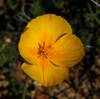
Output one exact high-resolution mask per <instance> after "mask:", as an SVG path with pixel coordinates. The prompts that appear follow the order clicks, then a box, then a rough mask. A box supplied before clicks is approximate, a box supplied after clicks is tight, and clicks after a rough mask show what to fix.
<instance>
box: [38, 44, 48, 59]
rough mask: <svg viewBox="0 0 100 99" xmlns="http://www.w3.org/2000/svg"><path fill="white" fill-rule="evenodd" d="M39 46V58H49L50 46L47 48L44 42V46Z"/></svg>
mask: <svg viewBox="0 0 100 99" xmlns="http://www.w3.org/2000/svg"><path fill="white" fill-rule="evenodd" d="M38 45H39V47H38V55H39V57H44V58H47V53H48V48H50V46H49V47H47V46H46V44H45V42H43V43H42V44H40V43H39V44H38Z"/></svg>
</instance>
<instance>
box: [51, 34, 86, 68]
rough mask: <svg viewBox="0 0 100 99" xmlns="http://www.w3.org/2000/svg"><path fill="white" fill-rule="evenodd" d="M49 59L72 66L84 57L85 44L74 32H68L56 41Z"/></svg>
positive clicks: (62, 64)
mask: <svg viewBox="0 0 100 99" xmlns="http://www.w3.org/2000/svg"><path fill="white" fill-rule="evenodd" d="M49 54H50V55H49V59H50V60H52V61H53V62H55V63H56V64H58V65H60V66H66V67H71V66H74V65H75V64H77V63H78V62H80V60H81V59H82V58H83V56H84V54H85V52H84V46H83V44H82V42H81V41H80V39H79V38H78V37H76V36H75V35H73V34H66V35H64V36H63V37H62V38H60V39H59V40H58V41H57V42H55V43H54V45H53V47H52V50H51V52H50V53H49Z"/></svg>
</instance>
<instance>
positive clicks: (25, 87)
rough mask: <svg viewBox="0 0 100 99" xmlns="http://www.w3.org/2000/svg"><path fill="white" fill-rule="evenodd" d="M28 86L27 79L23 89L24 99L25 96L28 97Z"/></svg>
mask: <svg viewBox="0 0 100 99" xmlns="http://www.w3.org/2000/svg"><path fill="white" fill-rule="evenodd" d="M27 87H28V85H27V81H26V82H25V85H24V89H23V94H22V99H25V97H26V92H27Z"/></svg>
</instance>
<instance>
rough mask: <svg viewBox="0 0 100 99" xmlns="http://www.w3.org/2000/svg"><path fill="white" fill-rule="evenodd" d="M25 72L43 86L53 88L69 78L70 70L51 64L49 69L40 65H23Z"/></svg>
mask: <svg viewBox="0 0 100 99" xmlns="http://www.w3.org/2000/svg"><path fill="white" fill-rule="evenodd" d="M22 69H23V71H24V72H25V73H26V74H27V75H28V76H29V77H31V78H32V79H34V80H36V81H37V82H38V83H40V84H41V85H43V86H52V85H56V84H58V83H60V82H62V81H63V80H64V79H65V78H66V77H68V69H67V68H62V67H55V66H53V65H52V64H51V63H50V62H49V63H48V66H47V68H44V67H43V66H40V65H29V64H26V63H24V64H22Z"/></svg>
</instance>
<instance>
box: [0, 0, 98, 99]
mask: <svg viewBox="0 0 100 99" xmlns="http://www.w3.org/2000/svg"><path fill="white" fill-rule="evenodd" d="M95 1H96V4H95V2H93V0H0V99H100V17H99V15H100V1H99V0H95ZM45 13H54V14H57V15H60V16H62V17H64V18H66V19H67V20H68V21H69V23H70V24H71V26H72V29H73V33H75V34H76V35H77V36H78V37H80V39H81V40H82V42H83V43H84V45H85V49H86V56H85V57H84V59H83V60H82V62H80V63H79V64H77V65H76V66H75V67H74V68H72V69H71V70H70V74H69V79H68V80H65V81H64V82H63V83H62V84H60V85H57V86H55V87H52V88H46V89H45V90H46V91H47V92H46V91H44V92H43V91H42V93H41V92H40V91H36V90H37V89H39V90H43V89H44V88H41V87H39V86H37V84H36V82H35V81H32V80H31V79H30V78H28V77H26V75H25V74H24V73H23V72H22V71H21V69H20V64H21V63H22V62H23V60H22V59H21V58H20V56H19V52H18V48H17V45H18V41H19V38H20V35H21V33H22V31H23V30H24V28H25V26H26V24H27V23H28V22H29V21H30V20H31V19H32V18H34V17H36V16H39V15H42V14H45ZM34 97H37V98H34Z"/></svg>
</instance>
